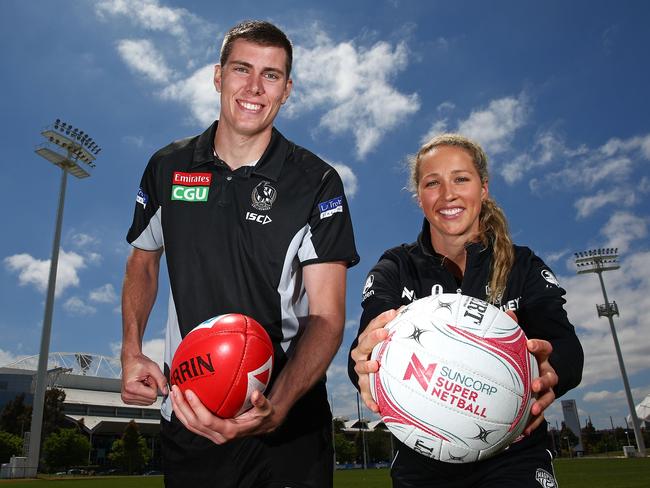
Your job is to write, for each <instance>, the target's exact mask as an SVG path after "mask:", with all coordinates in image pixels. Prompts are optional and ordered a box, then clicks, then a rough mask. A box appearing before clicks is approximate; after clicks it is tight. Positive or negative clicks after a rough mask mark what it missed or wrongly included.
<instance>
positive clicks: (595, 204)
mask: <svg viewBox="0 0 650 488" xmlns="http://www.w3.org/2000/svg"><path fill="white" fill-rule="evenodd" d="M635 202H636V198H635V194H634V192H630V191H628V190H626V189H624V188H614V189H612V190H610V191H602V190H601V191H598V192H597V193H596V194H595V195H590V196H586V197H582V198H579V199H578V200H576V201H575V202H574V204H573V205H574V206H575V208H576V209H577V211H578V218H585V217H588V216H590V215H591V214H593V213H594V212H595V211H596V210H598V209H600V208H602V207H604V206H606V205H608V204H610V203H617V204H619V205H625V206H626V207H630V206H632V205H634V203H635Z"/></svg>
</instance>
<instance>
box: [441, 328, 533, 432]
mask: <svg viewBox="0 0 650 488" xmlns="http://www.w3.org/2000/svg"><path fill="white" fill-rule="evenodd" d="M447 327H449V328H450V329H451V330H453V331H454V332H455V333H457V334H458V335H460V336H461V337H464V338H466V339H468V340H470V341H472V342H474V343H476V344H478V345H480V346H483V348H484V349H487V350H488V351H489V352H492V353H493V354H495V355H497V356H499V357H500V358H502V359H504V360H505V361H507V362H508V363H509V364H510V365H511V366H512V367H513V368H514V370H515V372H516V373H517V376H518V377H519V380H520V381H521V383H522V384H523V385H524V394H523V398H522V402H521V405H520V406H519V411H518V412H517V416H516V418H515V419H514V421H513V422H512V424H510V428H509V429H508V431H511V430H513V429H514V428H515V426H517V424H518V423H519V421H520V420H521V418H522V417H523V415H524V412H525V411H526V408H527V406H528V401H529V400H530V396H531V390H530V387H531V385H530V382H528V381H526V378H528V377H529V376H530V363H529V362H528V354H529V352H528V347H527V346H526V340H527V339H526V334H524V331H523V330H522V329H520V328H519V329H517V331H516V332H515V333H514V334H512V335H510V336H508V337H494V338H488V337H481V336H478V335H476V334H472V333H471V332H468V331H466V330H464V329H460V328H458V327H454V326H453V325H449V324H447Z"/></svg>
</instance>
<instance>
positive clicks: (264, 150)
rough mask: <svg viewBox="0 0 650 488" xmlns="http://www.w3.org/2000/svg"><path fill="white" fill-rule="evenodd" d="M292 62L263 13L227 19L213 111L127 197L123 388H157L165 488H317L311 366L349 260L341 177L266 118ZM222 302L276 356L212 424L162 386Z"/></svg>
mask: <svg viewBox="0 0 650 488" xmlns="http://www.w3.org/2000/svg"><path fill="white" fill-rule="evenodd" d="M291 63H292V48H291V44H290V42H289V40H288V39H287V37H286V36H285V34H284V33H283V32H282V31H280V30H279V29H278V28H277V27H275V26H273V25H272V24H269V23H267V22H260V21H252V22H243V23H241V24H239V25H237V26H235V27H234V28H233V29H231V30H230V31H229V32H228V34H226V37H225V39H224V43H223V46H222V50H221V59H220V64H219V65H217V66H216V67H215V72H214V85H215V87H216V89H217V91H218V92H219V93H220V96H221V112H220V116H219V120H218V121H217V122H215V123H214V124H213V125H212V126H211V127H209V128H208V129H207V130H206V131H205V132H204V133H203V134H201V135H199V136H196V137H192V138H189V139H184V140H181V141H177V142H174V143H172V144H170V145H168V146H166V147H164V148H163V149H161V150H159V151H158V152H157V153H155V154H154V155H153V157H152V158H151V160H150V161H149V164H148V165H147V168H146V169H145V172H144V175H143V177H142V181H141V185H140V189H139V190H138V193H137V196H136V205H135V214H134V219H133V224H132V226H131V228H130V230H129V233H128V236H127V239H128V241H129V242H130V243H131V244H132V245H133V247H134V249H133V252H132V254H131V256H130V257H129V259H128V263H127V269H126V276H125V279H124V288H123V297H122V303H123V306H122V308H123V345H122V368H123V371H122V398H123V399H124V401H125V402H127V403H130V404H140V405H143V404H150V403H152V402H153V401H154V400H155V398H156V395H157V392H158V391H159V390H160V391H161V392H162V393H163V394H164V395H166V397H165V399H164V402H163V405H162V416H163V420H162V439H163V459H164V470H165V484H166V486H174V487H175V486H183V487H186V486H190V485H195V486H206V487H208V486H219V487H244V486H251V487H253V486H254V487H263V486H269V487H271V486H282V487H294V486H295V487H298V486H300V487H325V486H331V485H332V445H331V431H330V429H331V413H330V410H329V405H328V403H327V393H326V390H325V379H324V377H325V372H326V370H327V367H328V365H329V364H330V361H331V360H332V358H333V356H334V354H335V353H336V351H337V349H338V347H339V345H340V342H341V339H342V335H343V325H344V314H345V278H346V270H347V268H348V267H349V266H352V265H354V264H356V263H357V262H358V259H359V258H358V255H357V252H356V249H355V244H354V237H353V233H352V224H351V220H350V214H349V208H348V204H347V201H346V198H345V194H344V191H343V185H342V183H341V179H340V177H339V176H338V174H337V173H336V171H335V170H334V169H333V168H332V167H331V166H329V165H328V164H326V163H325V162H323V161H322V160H320V159H319V158H317V157H316V156H314V155H313V154H312V153H310V152H309V151H307V150H306V149H304V148H302V147H300V146H297V145H295V144H294V143H292V142H290V141H288V140H287V139H285V138H284V137H283V136H282V134H280V133H279V132H278V131H277V130H276V129H274V128H273V121H274V119H275V117H276V115H277V113H278V111H279V110H280V107H281V106H282V104H284V103H285V101H286V100H287V98H288V97H289V94H290V92H291V87H292V81H291V78H290V72H291ZM163 251H164V254H165V257H166V261H167V268H168V270H169V280H170V286H171V290H170V297H169V318H168V322H167V334H166V347H165V371H164V374H163V372H161V370H160V368H159V367H158V365H157V364H155V363H154V362H153V361H151V360H150V359H149V358H147V357H146V356H144V355H143V354H142V351H141V345H142V337H143V334H144V330H145V327H146V324H147V319H148V316H149V313H150V311H151V308H152V306H153V303H154V301H155V298H156V293H157V285H158V270H159V263H160V258H161V256H162V254H163ZM233 312H234V313H243V314H246V315H249V316H251V317H253V318H255V319H256V320H257V321H258V322H260V323H261V324H262V325H263V326H264V327H265V328H266V330H267V332H268V333H269V335H270V337H271V339H272V341H273V344H274V348H275V367H274V371H273V373H274V375H273V379H272V383H271V386H270V389H269V390H267V396H264V395H262V394H261V393H259V392H256V393H255V394H254V395H253V405H254V407H253V409H251V410H249V411H248V412H245V413H244V414H242V415H240V416H239V417H237V418H235V419H221V418H218V417H215V416H214V415H212V414H211V413H210V412H209V411H207V409H205V408H204V407H203V406H202V404H201V403H200V401H199V400H198V399H197V398H196V397H195V396H194V395H191V394H187V395H183V394H182V393H181V392H180V391H179V390H178V389H177V387H174V388H173V390H171V391H170V390H169V389H168V386H167V382H168V378H169V366H170V364H171V359H172V357H173V354H174V351H175V350H176V348H177V346H178V344H179V343H180V341H181V340H182V338H183V337H184V336H185V335H186V334H187V333H188V332H189V331H190V330H192V328H194V327H195V326H196V325H198V324H200V323H201V322H203V321H204V320H206V319H208V318H210V317H214V316H216V315H220V314H224V313H233ZM167 395H168V396H167Z"/></svg>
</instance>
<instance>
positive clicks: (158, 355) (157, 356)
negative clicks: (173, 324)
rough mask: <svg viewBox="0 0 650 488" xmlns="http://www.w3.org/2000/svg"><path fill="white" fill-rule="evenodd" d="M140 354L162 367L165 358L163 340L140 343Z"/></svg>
mask: <svg viewBox="0 0 650 488" xmlns="http://www.w3.org/2000/svg"><path fill="white" fill-rule="evenodd" d="M142 352H143V354H144V355H145V356H147V357H148V358H149V359H151V360H152V361H154V362H156V363H158V365H159V366H160V367H161V369H162V367H163V363H164V357H165V339H150V340H147V341H144V342H143V343H142Z"/></svg>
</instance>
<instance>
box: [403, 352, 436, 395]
mask: <svg viewBox="0 0 650 488" xmlns="http://www.w3.org/2000/svg"><path fill="white" fill-rule="evenodd" d="M436 366H437V363H431V364H429V365H428V366H427V367H426V368H425V367H424V366H423V365H422V363H421V362H420V360H419V359H418V357H417V356H416V355H415V353H413V354H412V355H411V362H410V363H409V365H408V366H407V367H406V372H405V373H404V380H405V381H406V380H410V379H411V377H413V376H414V377H415V379H416V381H417V382H418V383H419V384H420V386H421V387H422V389H423V390H424V391H428V390H429V385H430V384H431V378H433V373H434V372H435V371H436Z"/></svg>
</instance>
